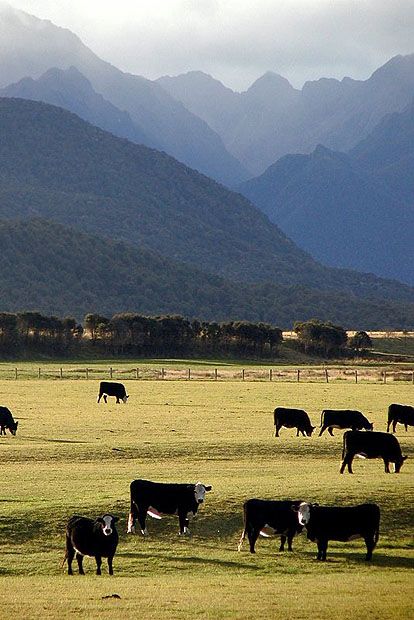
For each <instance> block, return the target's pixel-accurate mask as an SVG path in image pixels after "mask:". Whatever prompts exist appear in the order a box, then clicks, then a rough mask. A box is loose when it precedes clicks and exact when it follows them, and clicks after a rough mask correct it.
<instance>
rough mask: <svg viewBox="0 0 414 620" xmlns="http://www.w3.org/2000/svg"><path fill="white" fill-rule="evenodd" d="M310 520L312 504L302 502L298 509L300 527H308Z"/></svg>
mask: <svg viewBox="0 0 414 620" xmlns="http://www.w3.org/2000/svg"><path fill="white" fill-rule="evenodd" d="M309 520H310V504H307V503H306V502H302V503H301V504H299V508H298V521H299V524H300V525H307V524H308V523H309Z"/></svg>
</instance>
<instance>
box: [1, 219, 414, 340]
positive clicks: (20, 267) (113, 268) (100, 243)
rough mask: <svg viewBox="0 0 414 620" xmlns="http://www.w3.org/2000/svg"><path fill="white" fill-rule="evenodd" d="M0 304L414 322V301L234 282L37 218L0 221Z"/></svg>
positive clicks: (63, 310)
mask: <svg viewBox="0 0 414 620" xmlns="http://www.w3.org/2000/svg"><path fill="white" fill-rule="evenodd" d="M0 245H1V248H2V265H3V269H2V270H1V272H0V307H1V309H2V311H9V312H18V311H22V310H37V311H40V312H42V313H44V314H54V315H58V316H67V315H71V316H73V315H75V316H76V317H77V319H78V320H81V319H82V318H83V317H84V316H85V314H86V313H88V312H97V313H99V314H104V315H107V316H108V315H109V316H111V315H112V314H114V313H115V312H123V311H133V312H139V313H141V314H148V315H159V314H168V313H170V314H176V313H180V314H182V315H184V316H187V317H189V318H193V317H198V318H200V319H204V320H213V321H221V320H223V321H224V320H231V319H234V320H235V319H244V320H251V321H266V322H271V323H273V324H276V325H279V326H282V327H286V328H291V327H292V317H294V318H297V319H308V318H311V317H312V316H314V315H315V313H317V314H318V316H320V317H321V318H322V319H330V320H333V321H335V322H337V323H339V324H342V325H346V326H350V327H353V328H355V327H356V328H358V329H368V328H373V329H375V328H378V329H381V328H384V326H385V327H388V328H390V329H392V328H395V329H398V328H399V329H401V328H405V327H407V326H410V325H413V324H414V304H404V305H402V304H400V303H397V302H395V303H393V302H384V301H381V302H379V301H365V300H360V299H352V298H350V296H349V295H346V294H344V293H334V292H330V293H326V292H324V293H320V292H317V291H312V290H310V289H304V288H301V287H293V286H290V287H289V286H285V287H283V286H277V285H249V284H235V283H232V282H229V281H226V280H224V279H222V278H219V277H217V276H212V275H209V274H206V273H205V272H202V271H199V270H197V269H194V268H191V267H189V266H188V265H182V264H181V265H180V264H179V263H174V262H172V261H171V260H170V259H168V258H163V257H161V256H160V255H157V254H155V253H153V252H149V251H146V250H143V249H138V248H133V247H131V246H128V245H127V244H125V243H123V242H120V241H112V240H108V239H103V238H100V237H96V236H93V235H88V234H85V233H81V232H79V231H75V230H74V229H71V228H68V227H64V226H62V225H60V224H56V223H55V222H50V221H46V220H41V219H34V220H27V221H0Z"/></svg>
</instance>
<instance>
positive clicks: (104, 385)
mask: <svg viewBox="0 0 414 620" xmlns="http://www.w3.org/2000/svg"><path fill="white" fill-rule="evenodd" d="M102 396H103V399H104V401H105V403H106V402H108V399H107V397H108V396H115V398H116V404H118V403H119V402H120V401H121V400H122V401H123V402H124V403H126V401H127V400H128V398H129V396H128V395H127V393H126V389H125V386H124V385H123V384H122V383H114V382H112V381H101V382H100V384H99V394H98V403H99V401H100V400H101V398H102Z"/></svg>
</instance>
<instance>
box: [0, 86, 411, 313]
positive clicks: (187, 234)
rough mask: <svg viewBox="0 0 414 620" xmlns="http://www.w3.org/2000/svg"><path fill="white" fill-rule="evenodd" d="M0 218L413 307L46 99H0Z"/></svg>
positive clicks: (152, 153)
mask: <svg viewBox="0 0 414 620" xmlns="http://www.w3.org/2000/svg"><path fill="white" fill-rule="evenodd" d="M0 135H1V137H2V139H1V141H0V218H3V219H13V218H20V219H31V218H33V217H42V218H46V219H49V220H54V221H57V222H60V223H62V224H64V225H68V226H71V227H74V228H76V229H78V230H81V231H83V232H90V233H94V234H98V235H100V236H104V237H106V238H109V237H110V238H113V239H117V240H123V241H126V242H128V243H131V244H135V245H136V246H138V247H140V248H146V249H150V250H152V251H155V252H157V253H159V254H162V255H163V256H164V257H168V258H169V259H170V260H172V261H174V262H175V261H180V262H185V263H187V264H189V265H191V266H192V267H194V268H197V269H202V270H203V271H207V272H210V273H215V274H217V275H220V276H222V277H225V278H227V279H230V280H234V281H244V282H273V283H277V284H283V285H286V286H289V285H296V286H298V285H300V286H303V287H307V288H313V289H319V290H326V291H328V290H335V291H341V292H345V291H346V292H347V294H348V296H349V297H350V298H351V297H356V296H359V297H364V298H372V299H374V298H376V299H387V298H388V299H399V300H404V301H407V302H412V301H414V289H412V288H410V287H408V286H404V285H401V284H399V283H398V282H394V281H386V280H383V279H380V278H376V277H375V276H373V275H370V274H362V273H354V272H351V271H344V270H337V269H329V268H326V267H324V266H322V265H320V264H319V263H317V262H316V261H314V260H313V259H312V258H311V257H310V256H309V255H308V254H307V253H306V252H304V251H302V250H300V249H299V248H298V247H297V246H296V245H295V244H294V243H293V242H292V241H290V240H289V239H288V238H287V237H286V236H285V235H284V234H283V233H282V232H281V231H280V229H279V228H278V227H277V226H275V225H274V224H272V223H271V222H270V221H269V219H268V218H267V217H266V216H265V215H263V214H262V213H260V211H259V210H258V209H256V208H255V207H253V205H252V204H251V203H249V202H248V201H247V200H246V199H245V198H244V197H242V196H241V195H240V194H236V193H234V192H231V191H230V190H227V189H226V188H225V187H223V186H222V185H220V184H217V183H215V182H214V181H212V180H211V179H209V178H207V177H205V176H204V175H201V174H199V173H197V172H195V171H194V170H191V169H190V168H187V167H186V166H184V165H183V164H180V163H179V162H177V161H176V160H174V159H173V158H171V157H169V156H168V155H166V154H165V153H160V152H158V151H156V150H153V149H149V148H147V147H145V146H143V145H136V144H133V143H132V142H128V141H127V140H123V139H120V138H117V137H115V136H113V135H112V134H110V133H107V132H104V131H102V130H100V129H98V128H97V127H94V126H92V125H90V124H88V123H86V122H85V121H83V120H81V119H80V118H79V117H77V116H76V115H74V114H72V113H70V112H67V111H66V110H63V109H62V108H57V107H55V106H51V105H48V104H44V103H39V102H34V101H29V100H23V99H8V98H3V99H0Z"/></svg>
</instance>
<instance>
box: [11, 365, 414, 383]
mask: <svg viewBox="0 0 414 620" xmlns="http://www.w3.org/2000/svg"><path fill="white" fill-rule="evenodd" d="M0 379H3V380H15V381H18V380H22V379H52V380H53V379H55V380H63V379H66V380H67V379H76V380H82V379H83V380H108V379H109V380H113V381H124V380H135V381H273V382H287V383H321V382H324V383H331V382H339V381H342V382H353V383H391V382H394V383H395V382H402V383H412V384H413V385H414V368H392V369H383V368H349V367H346V368H344V367H337V368H335V367H331V368H268V367H266V368H227V367H225V368H219V367H217V368H191V367H187V368H177V367H168V366H165V367H161V366H160V367H157V368H149V367H146V366H145V367H141V368H139V367H135V368H132V367H129V368H115V367H109V368H96V367H93V368H88V367H83V368H79V367H74V368H70V367H68V366H62V367H61V368H48V367H38V368H35V367H34V366H33V367H32V366H30V367H21V368H19V367H14V368H12V367H10V368H8V367H1V368H0Z"/></svg>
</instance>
